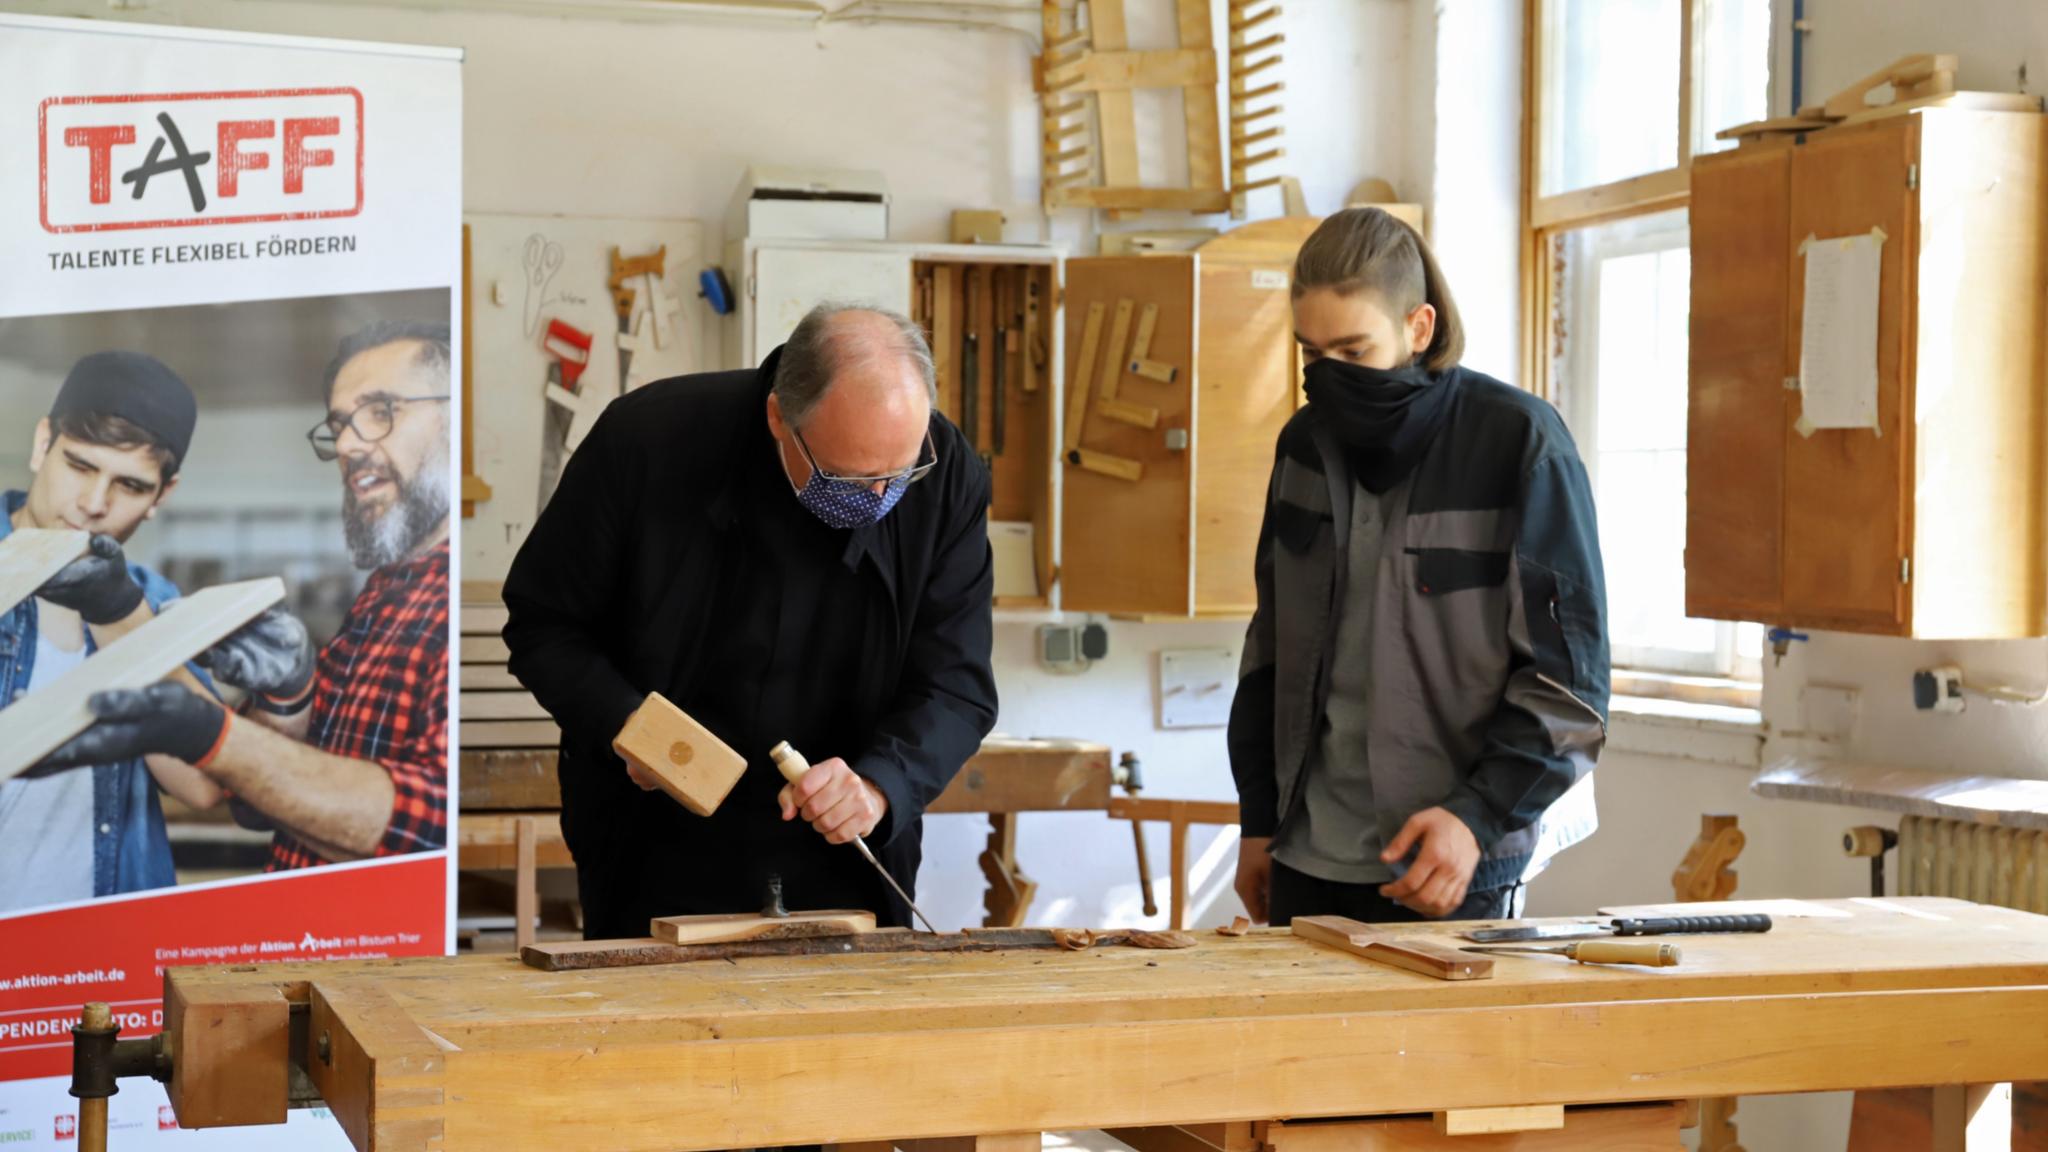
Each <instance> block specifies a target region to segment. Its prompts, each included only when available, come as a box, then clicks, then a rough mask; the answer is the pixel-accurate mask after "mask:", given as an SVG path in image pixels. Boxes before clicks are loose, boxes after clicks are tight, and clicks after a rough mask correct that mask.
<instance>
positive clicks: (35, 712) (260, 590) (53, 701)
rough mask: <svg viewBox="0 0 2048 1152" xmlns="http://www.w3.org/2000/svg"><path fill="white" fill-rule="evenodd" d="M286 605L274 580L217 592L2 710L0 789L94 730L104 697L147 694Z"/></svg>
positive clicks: (188, 600)
mask: <svg viewBox="0 0 2048 1152" xmlns="http://www.w3.org/2000/svg"><path fill="white" fill-rule="evenodd" d="M283 599H284V581H282V580H280V579H278V578H277V577H275V576H266V577H264V578H263V579H261V580H248V581H244V582H242V583H239V584H217V585H215V586H214V587H212V588H207V589H204V590H203V591H199V592H195V593H193V594H192V595H190V596H187V597H185V598H184V599H182V600H180V601H179V602H178V607H177V608H176V610H174V611H170V612H165V613H164V614H163V615H161V616H157V617H154V618H152V619H150V620H147V621H144V622H143V624H142V626H141V627H139V628H137V629H136V630H135V631H133V632H130V633H129V634H127V635H126V636H123V637H122V638H121V639H119V640H117V641H115V642H114V643H112V644H109V645H107V647H106V648H104V649H102V650H100V651H99V652H97V653H95V654H94V655H93V656H92V657H90V658H89V659H87V660H86V661H85V662H84V663H83V664H80V665H78V666H76V667H74V668H72V669H71V670H70V671H69V672H66V673H65V674H64V675H63V676H60V677H58V679H57V682H56V683H54V684H51V685H49V686H48V687H45V688H41V689H38V690H37V691H36V692H35V693H34V694H33V695H31V696H26V697H23V698H22V699H20V700H17V701H15V702H14V704H13V705H12V706H10V707H7V708H0V781H4V780H11V779H13V778H14V777H16V776H18V775H20V774H21V773H22V772H24V771H26V770H28V769H29V768H30V767H32V766H34V764H35V763H36V762H37V761H39V760H41V759H42V758H43V757H45V756H47V755H49V754H50V753H51V752H53V751H55V750H56V749H57V747H58V746H59V745H61V744H63V743H64V742H65V741H66V740H69V739H71V738H72V737H73V736H76V735H78V734H79V733H80V732H83V731H85V730H86V729H87V728H90V727H92V725H93V714H92V710H91V709H90V708H88V707H87V705H86V701H87V700H88V699H90V698H91V697H92V695H93V694H94V693H97V692H108V691H113V690H116V689H122V688H147V687H148V686H150V685H151V684H154V683H156V682H157V681H159V680H162V679H163V678H164V677H166V676H169V675H170V674H171V673H173V672H176V671H177V670H178V669H179V668H180V667H182V666H183V665H184V663H185V662H186V661H187V660H190V659H192V658H193V657H194V656H197V655H198V654H200V653H201V652H204V651H206V650H207V649H208V648H210V647H212V646H213V645H214V644H216V643H219V642H220V641H221V640H224V639H226V638H227V636H228V634H229V633H231V632H233V631H234V630H235V629H237V628H240V627H241V626H242V625H244V624H247V623H248V622H249V621H251V620H254V619H255V618H256V617H257V616H259V615H261V614H262V613H263V610H264V609H265V608H268V607H270V606H271V605H272V604H275V603H277V602H278V601H280V600H283Z"/></svg>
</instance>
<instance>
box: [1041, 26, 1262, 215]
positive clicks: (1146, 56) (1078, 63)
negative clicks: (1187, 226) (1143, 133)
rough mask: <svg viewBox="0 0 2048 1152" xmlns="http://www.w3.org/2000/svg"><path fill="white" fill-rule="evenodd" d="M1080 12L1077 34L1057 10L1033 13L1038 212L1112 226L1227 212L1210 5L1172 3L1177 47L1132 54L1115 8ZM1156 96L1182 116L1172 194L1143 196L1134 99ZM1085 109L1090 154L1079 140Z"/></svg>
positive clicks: (1149, 190)
mask: <svg viewBox="0 0 2048 1152" xmlns="http://www.w3.org/2000/svg"><path fill="white" fill-rule="evenodd" d="M1086 8H1087V12H1088V24H1087V27H1086V28H1070V27H1069V26H1068V25H1067V19H1068V17H1067V16H1066V15H1065V13H1064V12H1063V10H1062V5H1061V4H1060V3H1059V0H1041V4H1040V21H1041V31H1042V34H1043V37H1044V43H1045V50H1044V53H1043V54H1042V55H1040V56H1039V57H1038V59H1037V61H1036V65H1035V69H1034V70H1035V72H1036V82H1037V88H1038V93H1039V98H1040V131H1041V139H1040V146H1041V149H1042V155H1043V159H1044V166H1043V170H1042V172H1043V174H1042V176H1041V182H1042V185H1043V189H1044V202H1045V206H1046V208H1047V209H1054V208H1100V209H1104V210H1106V211H1108V212H1109V214H1110V216H1111V218H1112V219H1119V218H1122V217H1123V216H1126V215H1129V214H1131V213H1135V212H1141V211H1146V210H1153V209H1157V210H1166V211H1182V212H1225V211H1228V210H1229V208H1230V203H1231V201H1230V191H1229V189H1228V188H1227V187H1226V185H1225V183H1224V177H1225V171H1224V168H1223V164H1222V150H1221V128H1220V120H1219V116H1218V112H1217V107H1216V98H1215V87H1216V80H1217V61H1216V44H1215V38H1214V36H1213V35H1212V33H1211V32H1210V12H1211V8H1210V0H1174V11H1175V15H1176V18H1177V31H1178V35H1179V46H1178V47H1175V48H1165V49H1154V50H1149V51H1139V52H1134V51H1131V50H1130V44H1129V39H1128V37H1127V35H1126V33H1125V28H1124V0H1089V3H1088V4H1087V6H1086ZM1166 89H1179V90H1180V91H1181V93H1182V107H1183V108H1184V109H1185V112H1184V118H1185V131H1186V135H1187V156H1188V179H1187V186H1186V187H1182V188H1172V187H1150V186H1145V185H1143V184H1142V183H1141V181H1140V179H1139V174H1138V138H1137V121H1136V115H1135V110H1134V103H1133V99H1134V93H1136V92H1137V91H1140V90H1166ZM1091 98H1092V99H1091ZM1091 105H1092V107H1093V108H1094V111H1095V121H1096V124H1095V127H1096V133H1095V139H1096V143H1095V144H1094V145H1090V143H1089V141H1088V138H1087V135H1086V131H1087V121H1086V117H1085V113H1086V112H1087V110H1088V109H1089V107H1090V106H1091ZM1098 160H1099V165H1098V164H1097V163H1096V161H1098ZM1098 167H1099V176H1098V173H1097V168H1098Z"/></svg>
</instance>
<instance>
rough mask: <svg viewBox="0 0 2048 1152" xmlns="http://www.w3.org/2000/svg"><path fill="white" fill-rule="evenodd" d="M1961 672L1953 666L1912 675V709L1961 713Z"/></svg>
mask: <svg viewBox="0 0 2048 1152" xmlns="http://www.w3.org/2000/svg"><path fill="white" fill-rule="evenodd" d="M1966 703H1967V702H1966V701H1965V700H1964V699H1963V670H1962V669H1961V668H1958V667H1956V666H1955V665H1953V664H1948V665H1943V666H1942V667H1940V668H1923V669H1921V670H1920V671H1918V672H1915V673H1913V707H1915V708H1918V709H1920V710H1921V711H1922V712H1949V713H1955V712H1961V711H1962V710H1963V707H1964V705H1965V704H1966Z"/></svg>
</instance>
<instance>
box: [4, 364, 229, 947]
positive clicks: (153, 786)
mask: <svg viewBox="0 0 2048 1152" xmlns="http://www.w3.org/2000/svg"><path fill="white" fill-rule="evenodd" d="M197 422H198V405H197V404H196V403H195V401H194V400H193V397H192V391H191V389H189V388H187V387H186V386H185V382H184V381H183V380H180V379H179V378H178V376H177V374H176V373H175V372H173V371H171V369H170V368H169V367H167V366H165V365H164V364H163V363H162V362H161V361H159V360H157V359H155V358H154V357H150V356H145V355H143V354H141V353H139V352H96V353H94V354H92V355H90V356H87V357H85V358H84V359H82V360H80V361H78V363H77V364H75V365H74V366H73V367H72V369H71V371H70V373H69V374H68V375H67V376H66V377H65V380H64V384H63V386H62V387H61V388H60V389H59V390H58V392H57V398H56V401H55V403H53V404H52V405H51V407H50V413H49V415H48V416H45V417H44V418H43V419H41V420H38V421H37V422H36V427H35V439H34V442H33V443H32V444H31V445H30V448H29V470H30V472H31V473H32V476H31V479H30V481H29V486H28V489H27V490H26V491H20V490H14V491H8V492H7V493H5V495H4V497H0V500H4V510H5V513H6V515H5V516H4V517H0V539H4V538H5V537H7V536H8V535H10V534H12V533H13V532H14V531H15V530H16V529H21V528H55V529H65V528H69V529H76V530H78V531H81V532H90V533H92V544H91V550H90V552H89V553H88V554H87V555H86V556H85V557H83V558H81V559H79V560H77V561H75V562H73V563H72V564H70V565H68V566H67V567H65V568H64V570H63V571H61V572H59V573H58V574H57V575H56V576H55V577H53V578H52V579H50V581H49V582H47V583H46V584H44V585H43V587H42V588H40V589H38V590H37V592H36V595H34V596H32V597H30V598H29V599H27V600H24V601H22V602H21V603H20V604H18V605H15V606H13V607H12V608H11V609H8V610H6V612H5V614H4V615H0V707H4V706H6V705H7V704H10V703H12V702H14V701H15V700H17V699H19V698H20V697H22V696H23V695H24V694H26V693H28V692H30V691H32V690H34V689H36V688H40V687H42V686H44V685H46V684H49V683H51V682H53V681H55V680H56V679H57V678H58V677H59V676H62V675H63V674H64V673H65V672H68V671H70V670H71V669H72V668H74V667H76V666H77V665H79V664H81V663H83V662H84V661H85V659H86V657H87V656H88V655H89V654H90V653H91V652H92V651H93V650H95V649H97V648H103V647H105V646H106V645H108V644H111V643H113V642H114V641H115V640H118V639H119V638H121V637H122V636H124V635H126V634H127V633H128V632H130V631H133V630H134V629H135V628H137V627H138V626H140V625H141V624H142V623H143V622H145V621H147V620H149V619H150V618H151V617H152V616H154V615H155V614H156V612H157V610H158V609H159V608H161V607H163V606H164V605H165V604H167V603H168V602H170V601H172V600H174V599H176V598H177V596H178V590H177V588H175V587H173V586H172V585H171V583H170V582H169V581H167V580H165V579H164V578H163V577H162V576H160V575H158V574H157V573H155V572H152V571H150V570H149V569H148V568H145V567H143V566H142V565H140V564H130V563H128V562H127V561H126V558H125V557H124V556H123V555H122V552H121V546H122V545H123V544H125V543H126V542H127V541H128V539H129V537H131V536H133V535H134V534H135V531H136V529H138V528H140V527H141V526H142V524H143V522H144V521H146V520H149V519H150V518H151V517H153V516H155V515H156V511H157V509H158V508H160V507H162V506H163V502H164V501H165V500H166V499H168V498H169V497H170V494H171V491H172V490H173V489H175V488H176V487H177V486H178V469H179V467H180V466H181V465H182V464H183V463H184V459H185V452H186V450H187V449H188V448H189V447H190V445H191V442H192V429H193V427H194V425H195V424H196V423H197ZM192 674H193V676H194V679H193V683H194V684H202V683H203V676H200V675H199V674H198V673H197V670H196V669H195V670H192ZM160 789H161V790H162V791H166V792H169V793H171V794H172V795H173V796H176V797H177V798H178V799H180V800H183V801H185V802H186V803H189V804H192V805H194V806H197V807H210V806H211V805H213V804H215V803H217V802H218V801H219V799H220V790H219V788H218V787H217V786H215V785H214V783H213V782H212V781H210V780H208V779H207V778H206V777H205V775H203V774H202V773H200V772H199V771H198V770H197V769H194V768H193V767H191V766H190V765H188V764H185V763H182V762H180V761H177V760H175V759H173V758H171V757H168V756H149V757H147V758H144V757H141V756H137V755H132V754H131V755H125V756H118V757H108V758H105V759H102V760H95V761H91V762H89V763H86V764H82V765H79V766H78V767H77V769H76V770H74V771H43V770H36V771H31V772H30V773H28V774H27V775H25V776H23V777H19V778H16V779H14V780H9V781H7V782H6V783H4V784H0V912H9V911H14V910H16V909H20V908H26V907H31V906H36V905H44V904H56V903H64V902H69V901H75V900H86V899H91V898H94V897H98V896H111V895H114V894H117V893H121V892H134V891H138V890H142V889H148V888H162V887H167V886H169V885H171V884H173V883H175V882H176V878H175V876H174V875H173V874H172V871H171V846H170V841H169V840H168V838H167V837H166V836H165V833H164V814H163V807H162V804H161V802H160V801H159V799H158V795H157V794H158V791H159V790H160Z"/></svg>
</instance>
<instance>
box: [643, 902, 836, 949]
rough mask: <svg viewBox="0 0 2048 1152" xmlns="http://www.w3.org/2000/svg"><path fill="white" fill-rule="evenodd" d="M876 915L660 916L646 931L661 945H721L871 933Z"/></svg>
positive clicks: (753, 914)
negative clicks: (741, 941)
mask: <svg viewBox="0 0 2048 1152" xmlns="http://www.w3.org/2000/svg"><path fill="white" fill-rule="evenodd" d="M874 930H875V914H874V913H873V912H860V911H838V910H835V911H826V912H791V913H790V914H789V915H787V916H780V917H776V916H762V915H759V914H755V913H746V914H742V915H713V916H661V917H657V918H656V919H655V920H654V922H653V925H652V926H651V927H650V929H649V931H650V932H651V933H652V934H653V936H654V938H655V939H656V940H659V941H661V942H662V943H664V944H724V943H728V942H731V941H734V940H800V939H809V938H811V937H815V936H850V935H852V934H853V933H855V932H873V931H874Z"/></svg>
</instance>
